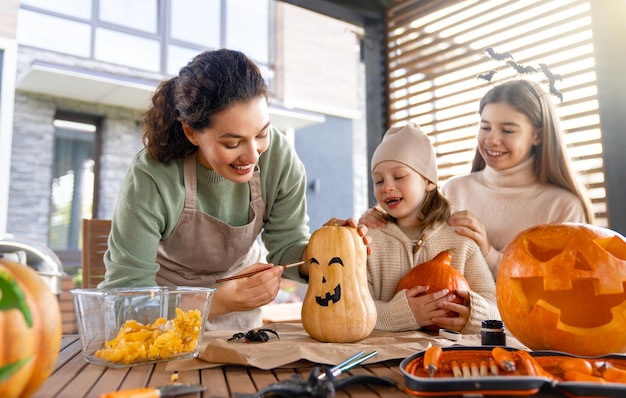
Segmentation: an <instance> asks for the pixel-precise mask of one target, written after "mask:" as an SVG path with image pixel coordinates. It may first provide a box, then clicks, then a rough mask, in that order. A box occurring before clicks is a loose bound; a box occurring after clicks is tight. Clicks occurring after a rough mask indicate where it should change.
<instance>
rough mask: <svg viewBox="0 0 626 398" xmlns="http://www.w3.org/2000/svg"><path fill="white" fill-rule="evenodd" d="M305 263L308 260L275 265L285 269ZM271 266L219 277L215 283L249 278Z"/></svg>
mask: <svg viewBox="0 0 626 398" xmlns="http://www.w3.org/2000/svg"><path fill="white" fill-rule="evenodd" d="M304 263H306V261H298V262H297V263H291V264H283V265H276V266H275V267H283V269H286V268H291V267H297V266H298V265H302V264H304ZM271 268H274V267H269V268H265V269H262V270H258V271H252V272H246V273H245V274H240V275H235V276H229V277H228V278H222V279H218V280H216V281H215V283H222V282H226V281H232V280H234V279H241V278H247V277H249V276H252V275H255V274H258V273H259V272H263V271H267V270H268V269H271Z"/></svg>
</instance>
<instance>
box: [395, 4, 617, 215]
mask: <svg viewBox="0 0 626 398" xmlns="http://www.w3.org/2000/svg"><path fill="white" fill-rule="evenodd" d="M589 1H591V0H589ZM589 1H581V0H552V1H548V0H524V1H517V0H515V1H502V0H489V1H480V0H468V1H452V0H444V1H423V0H422V1H420V0H398V1H396V3H395V4H394V5H393V6H391V7H390V8H389V9H388V12H387V28H388V29H387V32H388V33H387V34H388V37H387V43H388V44H387V68H388V78H387V82H388V83H387V84H388V87H387V88H388V93H389V109H388V115H389V126H396V125H402V124H405V123H408V122H416V123H418V124H419V125H420V126H421V127H422V129H423V131H424V132H425V133H426V134H428V135H429V137H430V138H431V141H432V142H433V144H434V146H435V148H436V151H437V160H438V167H439V176H440V181H439V183H440V184H441V183H443V182H445V180H447V179H448V178H450V177H451V176H454V175H458V174H467V173H469V171H470V168H471V160H472V159H473V155H474V150H475V145H476V134H477V133H478V123H479V116H478V103H479V101H480V98H481V97H482V96H483V95H484V94H485V93H486V92H487V91H488V90H489V88H491V87H492V84H498V82H502V81H505V80H509V79H518V78H520V75H519V74H517V73H516V72H515V70H514V69H513V68H511V67H509V66H508V65H506V64H505V63H503V62H499V61H495V60H492V59H491V58H489V57H488V56H487V55H486V54H485V52H484V49H485V48H487V47H492V48H493V49H494V50H496V51H497V52H500V53H502V52H510V53H511V54H513V56H514V57H515V61H516V62H517V63H518V64H521V65H533V66H535V67H536V66H537V65H538V64H539V63H545V64H547V65H549V66H550V69H551V71H552V72H553V73H554V74H560V75H561V76H562V78H563V79H562V81H557V83H556V86H557V88H558V89H559V91H561V92H562V93H563V102H560V100H559V99H558V98H556V97H554V96H552V100H553V102H554V103H555V104H556V106H557V112H558V114H559V116H560V118H561V127H562V129H563V130H564V131H565V142H566V144H567V149H568V154H569V156H570V157H571V158H572V160H573V162H574V168H575V169H576V171H577V172H578V173H579V174H580V175H581V180H582V182H583V183H584V184H585V185H586V186H587V188H588V190H589V193H590V196H591V199H592V203H593V206H594V212H595V214H596V222H595V224H597V225H600V226H607V224H608V220H607V207H606V193H605V178H604V164H603V157H602V143H601V134H602V131H601V129H600V117H599V109H598V98H597V87H596V74H595V70H594V52H593V51H594V48H593V45H592V31H591V12H590V4H589ZM492 69H495V70H497V71H498V72H497V74H496V77H494V79H493V81H492V82H486V81H485V80H481V79H477V76H478V75H479V74H480V73H484V72H487V71H489V70H492ZM523 78H524V79H528V80H533V81H536V82H537V83H538V84H543V85H544V88H545V90H546V91H547V90H548V85H547V82H546V78H545V76H544V75H543V74H542V73H531V74H525V75H524V76H523Z"/></svg>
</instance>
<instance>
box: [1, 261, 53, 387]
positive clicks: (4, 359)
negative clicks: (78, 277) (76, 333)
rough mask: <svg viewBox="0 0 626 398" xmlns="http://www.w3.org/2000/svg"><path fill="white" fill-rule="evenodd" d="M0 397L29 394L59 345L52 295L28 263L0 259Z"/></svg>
mask: <svg viewBox="0 0 626 398" xmlns="http://www.w3.org/2000/svg"><path fill="white" fill-rule="evenodd" d="M0 291H1V296H0V397H3V398H10V397H30V396H31V395H33V394H34V393H35V392H36V391H37V389H39V387H41V385H42V384H43V383H44V382H45V381H46V379H47V378H48V377H49V376H50V374H51V373H52V370H53V369H54V365H55V362H56V359H57V356H58V354H59V349H60V348H61V312H60V310H59V304H58V301H57V298H56V296H55V295H54V294H53V293H52V291H51V290H50V288H49V287H48V286H47V285H46V283H45V282H44V281H43V280H42V279H41V277H40V276H39V274H38V273H37V272H35V271H34V270H33V269H31V268H30V267H28V266H25V265H22V264H18V263H15V262H12V261H6V260H0Z"/></svg>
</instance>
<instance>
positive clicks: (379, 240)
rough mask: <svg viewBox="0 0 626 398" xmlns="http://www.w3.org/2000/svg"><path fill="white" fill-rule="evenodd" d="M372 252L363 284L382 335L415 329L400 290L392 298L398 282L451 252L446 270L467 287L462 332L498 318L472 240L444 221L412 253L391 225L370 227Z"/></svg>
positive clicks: (408, 242) (492, 291) (492, 293)
mask: <svg viewBox="0 0 626 398" xmlns="http://www.w3.org/2000/svg"><path fill="white" fill-rule="evenodd" d="M368 235H369V236H371V238H372V242H371V248H372V253H371V254H370V255H369V256H368V260H367V269H368V271H367V272H368V283H369V288H370V292H371V294H372V297H373V298H374V301H375V303H376V309H377V311H378V320H377V322H376V329H380V330H388V331H404V330H417V329H419V328H420V325H419V324H418V323H417V321H416V319H415V317H414V316H413V312H412V311H411V308H410V307H409V303H408V300H407V297H406V293H405V292H406V290H402V291H401V292H398V293H396V288H397V286H398V283H399V282H400V279H402V277H403V276H404V275H405V274H406V273H407V272H408V271H409V270H410V269H411V268H413V267H414V266H415V265H416V264H421V263H423V262H425V261H428V260H430V259H432V258H433V257H435V256H436V255H437V254H439V253H440V252H442V251H444V250H449V249H454V254H453V255H452V267H454V269H456V270H457V271H459V272H460V273H462V274H463V275H464V276H465V278H466V279H467V281H468V282H469V285H470V288H471V291H470V317H469V320H468V322H467V324H466V325H465V328H464V329H463V331H462V332H463V333H478V332H479V331H480V326H481V322H482V321H483V320H486V319H500V314H499V312H498V308H497V304H496V286H495V282H494V280H493V277H492V276H491V272H490V271H489V267H488V266H487V262H486V261H485V258H484V257H483V256H482V254H481V253H480V249H479V248H478V246H477V245H476V242H474V241H473V240H471V239H469V238H466V237H463V236H460V235H459V234H457V233H456V232H455V230H454V228H453V227H451V226H449V225H448V224H447V223H445V222H440V223H437V224H436V225H434V226H431V227H429V228H427V229H426V230H425V231H424V235H423V236H424V237H425V238H424V242H423V245H422V247H421V248H420V249H419V250H418V251H417V253H415V254H413V242H412V241H411V239H409V237H407V236H406V235H405V234H404V232H402V230H400V228H399V227H398V226H397V224H395V223H391V222H389V223H387V226H386V227H385V228H376V229H373V228H371V229H370V230H369V232H368Z"/></svg>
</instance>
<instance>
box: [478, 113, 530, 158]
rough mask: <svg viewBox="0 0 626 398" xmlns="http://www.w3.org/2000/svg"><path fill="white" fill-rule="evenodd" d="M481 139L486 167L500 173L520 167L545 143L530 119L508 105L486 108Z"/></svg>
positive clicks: (482, 118)
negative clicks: (519, 165)
mask: <svg viewBox="0 0 626 398" xmlns="http://www.w3.org/2000/svg"><path fill="white" fill-rule="evenodd" d="M477 139H478V150H479V152H480V154H481V156H482V157H483V159H485V163H487V165H488V166H489V167H491V168H493V169H496V170H506V169H509V168H511V167H514V166H517V165H518V164H520V163H521V162H523V161H524V160H526V159H528V157H530V153H531V150H532V148H533V147H534V146H536V145H539V144H540V143H541V140H540V138H539V131H537V130H536V129H534V128H533V126H532V125H531V123H530V121H529V120H528V117H527V116H526V115H524V114H523V113H521V112H518V111H517V110H515V108H513V107H512V106H510V105H509V104H507V103H504V102H497V103H490V104H487V105H485V107H484V108H483V111H482V113H481V114H480V128H479V131H478V138H477Z"/></svg>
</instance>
